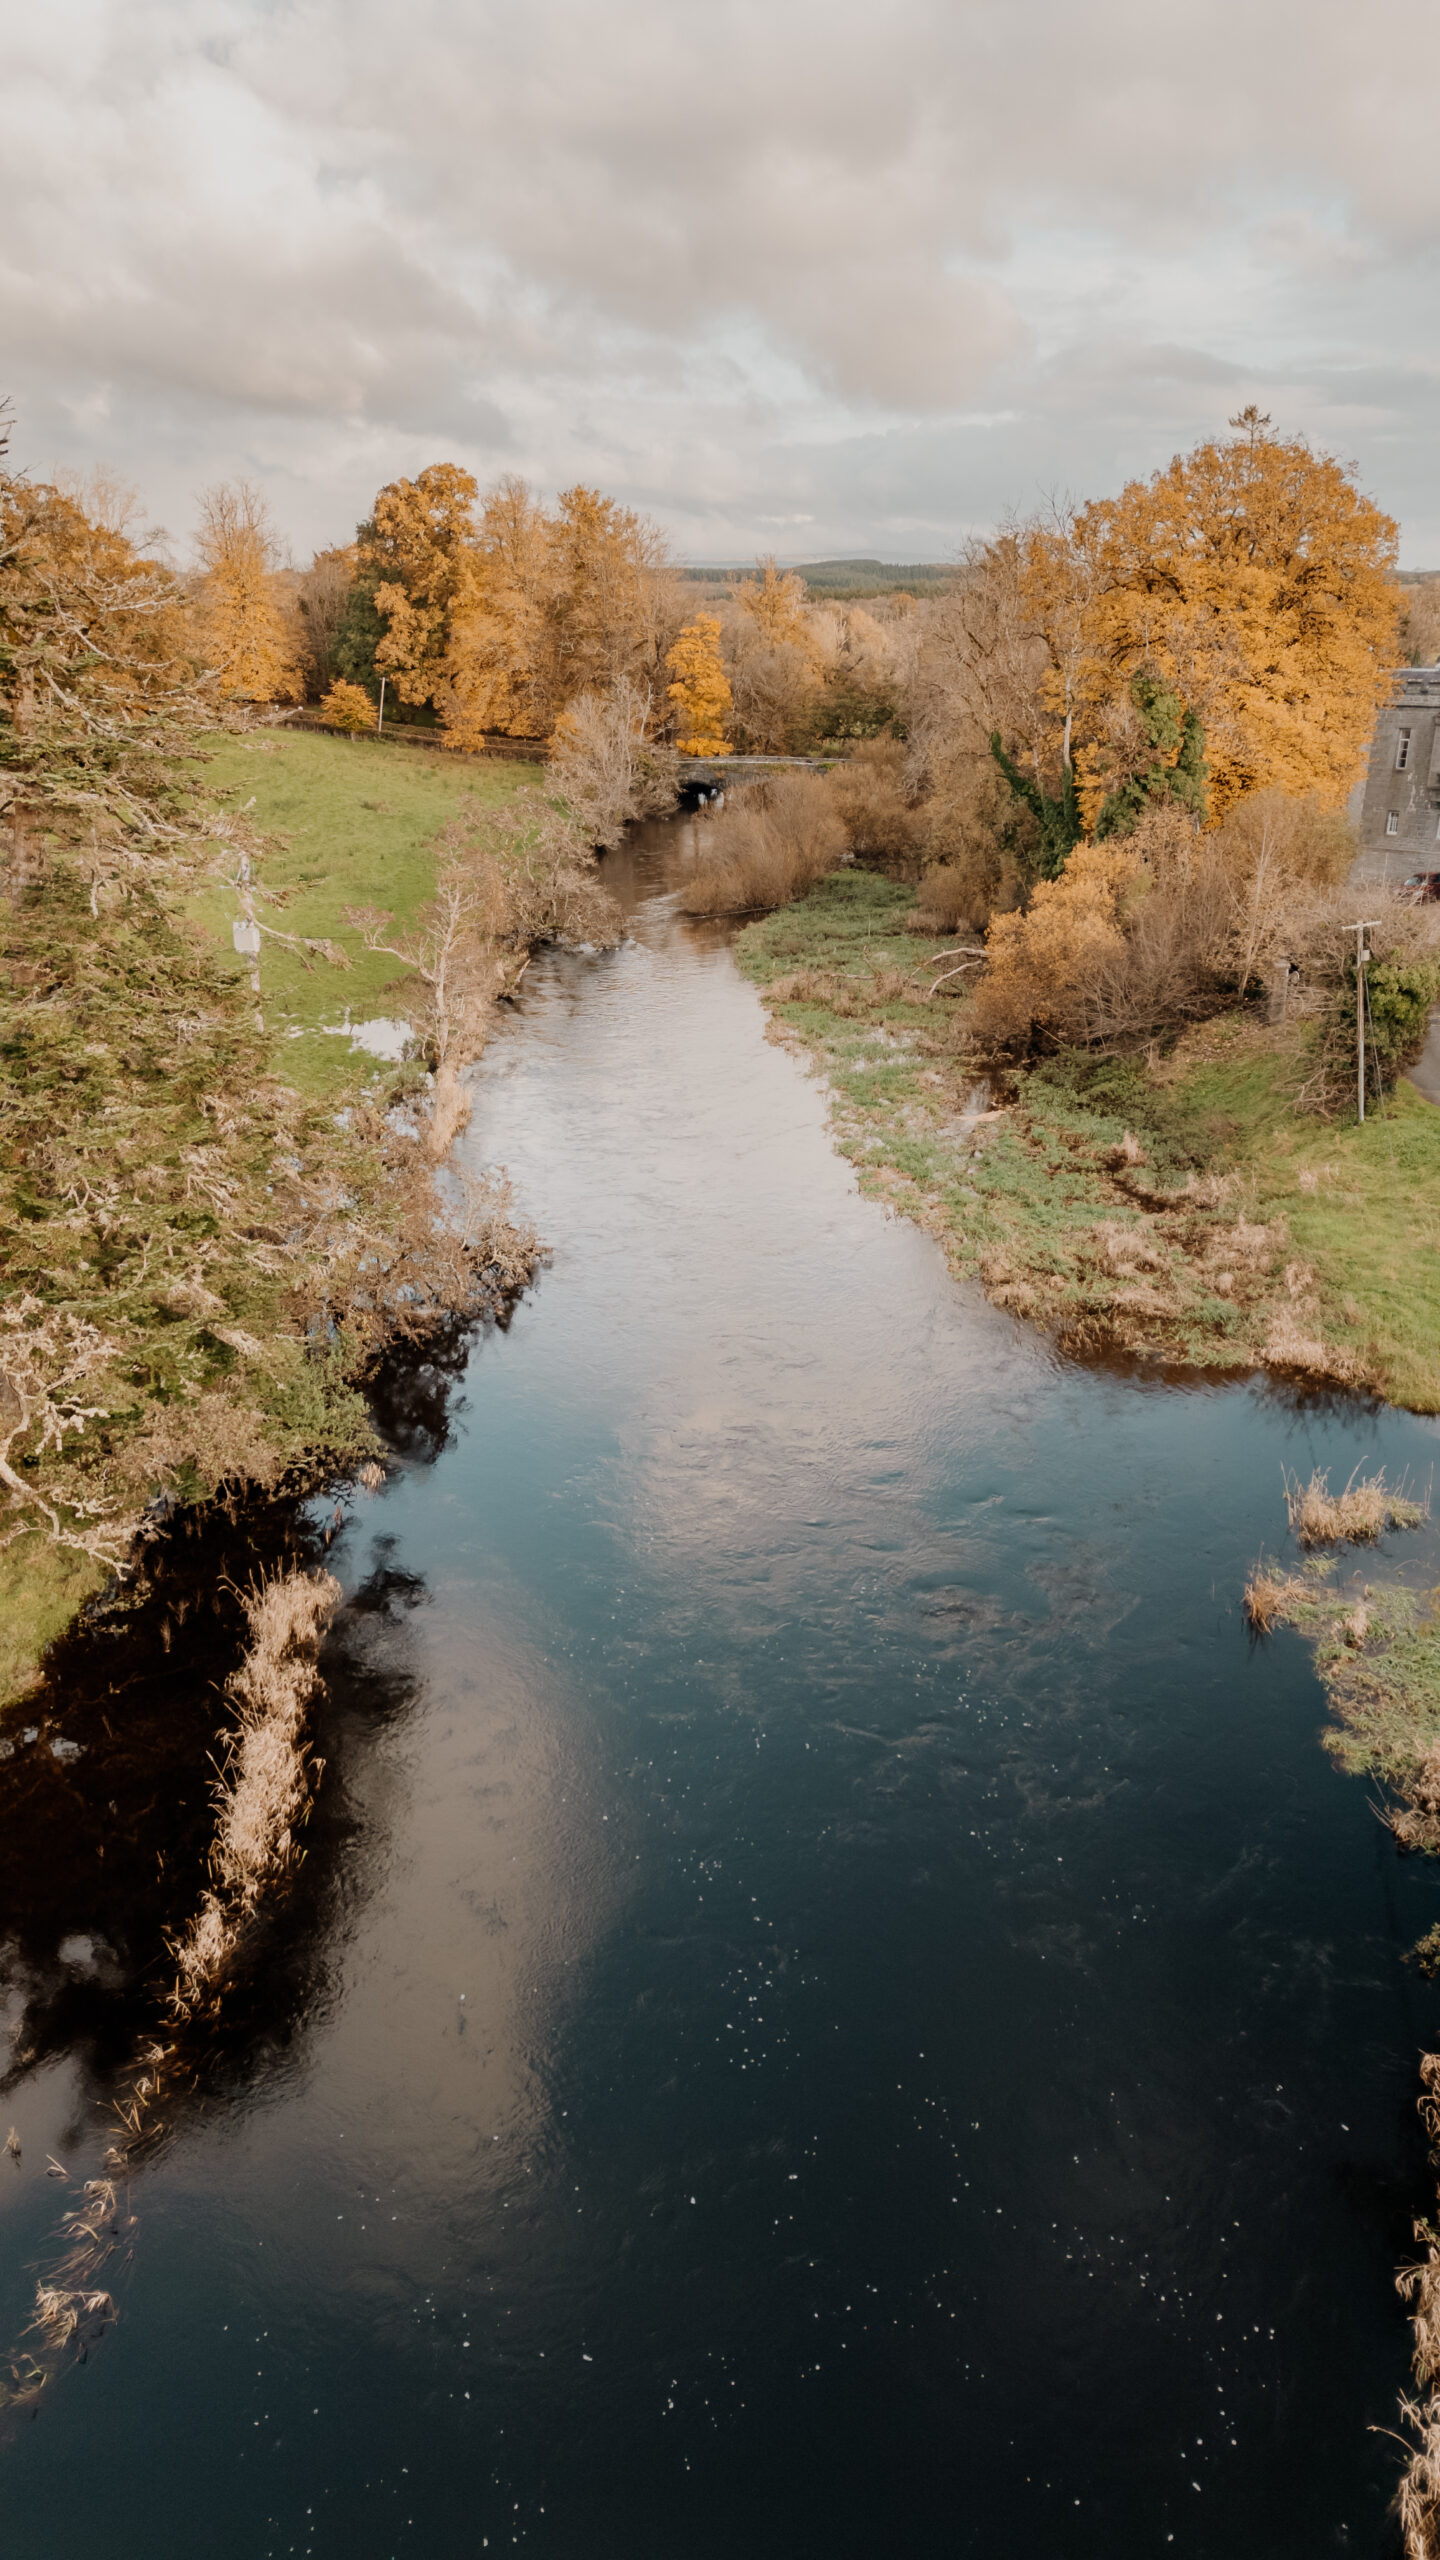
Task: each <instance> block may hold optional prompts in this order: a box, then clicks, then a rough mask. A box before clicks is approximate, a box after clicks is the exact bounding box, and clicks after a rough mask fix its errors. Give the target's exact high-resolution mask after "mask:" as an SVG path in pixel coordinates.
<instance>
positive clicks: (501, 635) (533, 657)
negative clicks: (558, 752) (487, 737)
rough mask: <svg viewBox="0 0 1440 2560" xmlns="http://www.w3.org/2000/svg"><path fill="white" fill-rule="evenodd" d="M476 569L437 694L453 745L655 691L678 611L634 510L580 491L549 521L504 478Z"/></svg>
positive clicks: (548, 726)
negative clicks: (595, 701)
mask: <svg viewBox="0 0 1440 2560" xmlns="http://www.w3.org/2000/svg"><path fill="white" fill-rule="evenodd" d="M472 564H473V579H472V583H471V586H470V588H469V590H468V593H467V596H466V599H465V604H464V608H463V611H460V612H458V613H457V615H456V619H455V625H454V639H453V645H452V648H451V651H450V656H449V661H448V665H447V668H446V671H445V679H444V684H443V687H442V689H441V691H440V692H438V693H437V696H436V699H437V702H438V703H439V705H440V708H441V715H442V718H443V719H444V722H445V726H446V731H447V736H448V741H449V743H451V744H454V745H457V746H465V745H474V744H480V743H482V742H483V737H484V732H485V730H486V729H488V728H498V729H503V730H506V731H508V732H509V733H510V734H511V735H513V736H519V737H532V738H544V737H548V736H549V735H550V733H551V731H552V730H553V729H554V727H555V724H556V722H557V721H558V720H559V718H560V717H561V715H562V713H563V712H564V711H565V709H566V708H567V706H568V705H569V704H571V703H573V702H575V701H577V700H578V699H579V698H580V697H581V696H582V695H586V694H597V695H598V694H603V693H605V692H607V691H608V690H609V689H610V688H611V687H612V686H614V685H616V684H618V683H620V682H621V681H622V680H623V681H626V682H628V683H630V684H632V685H634V686H636V687H638V688H639V690H640V691H642V692H645V691H650V690H653V689H654V687H655V686H656V685H657V684H658V682H659V680H660V677H661V674H662V672H663V665H664V656H665V651H666V649H667V647H668V646H669V643H670V641H671V639H672V638H673V637H674V633H675V631H676V629H677V628H678V625H679V621H680V614H679V610H678V606H677V601H676V589H675V582H674V578H673V575H672V573H671V572H670V570H669V567H668V561H667V555H666V548H665V543H664V539H663V537H662V535H661V534H660V532H659V530H658V528H657V527H656V526H655V525H653V524H651V523H650V522H649V521H648V520H647V519H646V518H645V517H643V516H640V515H637V514H636V513H635V511H634V509H633V508H630V507H623V506H621V505H619V503H618V502H617V501H616V500H615V499H613V498H607V497H604V496H603V495H602V494H601V493H600V492H599V491H598V490H595V489H587V488H574V489H565V490H562V492H561V494H560V497H559V499H558V500H557V502H556V506H555V509H554V511H553V513H552V512H550V511H548V510H546V509H545V508H543V507H541V506H540V505H538V503H537V502H536V500H535V499H534V498H533V497H532V496H531V494H530V492H529V491H528V489H526V487H525V485H524V483H523V482H522V481H517V480H505V481H502V482H501V483H500V484H499V486H498V488H496V489H494V490H492V491H491V492H490V494H489V496H488V497H487V498H486V501H485V504H484V507H483V509H482V512H481V517H480V523H479V527H478V533H477V537H476V540H475V544H474V548H473V553H472Z"/></svg>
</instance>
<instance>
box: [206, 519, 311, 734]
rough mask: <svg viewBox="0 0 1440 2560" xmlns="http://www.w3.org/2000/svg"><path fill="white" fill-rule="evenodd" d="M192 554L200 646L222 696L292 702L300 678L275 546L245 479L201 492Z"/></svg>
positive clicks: (275, 541) (278, 548)
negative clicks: (196, 563) (197, 576)
mask: <svg viewBox="0 0 1440 2560" xmlns="http://www.w3.org/2000/svg"><path fill="white" fill-rule="evenodd" d="M195 548H196V551H197V553H198V555H199V559H200V564H201V571H202V576H201V581H200V591H199V597H198V602H197V622H198V628H199V634H200V641H201V646H202V649H203V652H204V655H205V658H206V661H207V664H208V665H209V666H210V667H211V668H213V670H214V671H215V674H216V676H217V678H218V681H219V686H220V690H221V692H222V693H223V694H228V695H232V696H235V697H237V698H238V699H240V700H241V701H249V702H289V701H293V700H295V699H296V697H297V696H298V694H299V693H300V691H301V683H300V672H299V668H298V665H297V663H296V658H297V652H296V648H295V643H294V637H293V634H292V632H291V630H290V628H289V617H288V614H287V611H286V598H285V596H284V593H283V591H282V589H281V585H280V581H279V577H278V574H277V573H278V570H279V566H280V547H279V544H278V542H277V540H276V536H275V529H274V526H273V525H272V523H271V521H270V515H269V510H268V508H267V507H266V504H265V501H264V499H263V498H262V496H261V495H260V492H259V490H258V489H255V488H252V486H251V484H250V482H249V481H248V480H234V481H223V480H222V481H219V482H217V484H216V485H215V487H214V488H212V489H207V490H205V491H204V492H203V494H202V496H201V499H200V525H199V530H198V532H197V534H196V537H195Z"/></svg>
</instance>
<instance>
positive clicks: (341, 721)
mask: <svg viewBox="0 0 1440 2560" xmlns="http://www.w3.org/2000/svg"><path fill="white" fill-rule="evenodd" d="M320 717H321V719H322V720H323V721H324V723H325V725H326V727H327V728H328V729H339V730H341V731H342V732H343V734H344V735H345V736H346V737H347V738H354V737H358V735H359V733H360V731H361V730H362V729H373V728H374V726H375V705H374V703H373V702H372V701H371V699H370V696H369V694H368V693H367V692H366V691H365V688H364V686H363V685H359V684H348V683H347V682H346V680H345V678H344V676H337V677H336V679H335V682H334V683H333V684H332V686H331V687H330V690H329V692H328V693H327V694H326V696H325V699H324V701H323V702H322V703H321V705H320ZM347 770H348V767H347Z"/></svg>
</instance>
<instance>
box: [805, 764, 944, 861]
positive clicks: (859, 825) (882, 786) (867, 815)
mask: <svg viewBox="0 0 1440 2560" xmlns="http://www.w3.org/2000/svg"><path fill="white" fill-rule="evenodd" d="M907 762H908V760H907V756H906V751H905V748H904V747H903V746H902V745H901V742H900V740H899V739H898V738H866V739H864V740H863V741H862V743H861V744H860V745H859V746H857V747H855V748H853V749H852V750H851V753H850V754H849V755H848V756H847V758H846V760H845V762H844V763H843V764H841V765H837V766H836V768H835V770H834V772H833V773H832V774H830V775H829V776H828V777H827V779H826V785H825V787H826V789H827V791H828V792H829V794H830V797H831V800H832V802H833V803H834V805H835V806H836V807H837V808H838V809H839V811H840V815H841V817H842V819H843V821H844V825H845V832H846V835H847V837H848V840H849V843H850V846H851V848H852V850H853V851H854V852H856V853H860V854H868V855H869V857H870V859H871V860H872V861H873V862H881V863H883V864H884V865H885V868H886V869H887V870H888V871H890V872H891V873H892V874H895V875H898V876H899V877H900V878H902V879H903V878H907V877H908V878H910V879H913V878H914V876H915V871H916V869H917V868H918V860H917V854H918V847H919V843H920V825H921V820H920V814H919V812H918V811H917V810H916V808H915V807H914V806H913V804H912V800H911V794H910V790H909V785H908V780H907Z"/></svg>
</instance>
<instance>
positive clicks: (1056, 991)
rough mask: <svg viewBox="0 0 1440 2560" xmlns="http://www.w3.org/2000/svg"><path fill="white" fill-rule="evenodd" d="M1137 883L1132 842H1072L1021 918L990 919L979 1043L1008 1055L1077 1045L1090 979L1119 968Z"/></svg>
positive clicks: (1139, 871)
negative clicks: (1064, 860)
mask: <svg viewBox="0 0 1440 2560" xmlns="http://www.w3.org/2000/svg"><path fill="white" fill-rule="evenodd" d="M1143 878H1144V874H1143V865H1142V863H1141V860H1140V857H1139V855H1138V854H1137V852H1136V851H1135V848H1134V843H1133V840H1132V841H1122V842H1120V843H1116V842H1114V841H1112V842H1110V843H1108V844H1078V845H1077V846H1076V847H1075V850H1074V852H1073V853H1072V854H1071V856H1070V859H1069V861H1068V862H1067V863H1066V865H1065V868H1064V870H1063V871H1062V872H1061V874H1060V877H1059V879H1058V880H1042V881H1040V882H1039V883H1038V884H1037V886H1036V889H1035V893H1034V896H1033V898H1032V899H1031V902H1030V905H1029V907H1028V908H1027V909H1026V911H1025V913H1024V914H1023V915H1004V916H996V917H995V918H994V920H993V922H992V924H991V927H990V932H989V936H988V939H987V942H986V955H987V958H988V961H989V966H988V968H987V969H986V971H985V975H984V978H983V979H982V981H981V983H980V985H979V987H978V988H977V990H976V993H975V1000H974V1004H973V1007H972V1009H971V1017H970V1018H971V1023H972V1025H973V1028H974V1029H975V1031H976V1032H977V1034H978V1035H979V1037H980V1038H981V1039H982V1040H985V1041H988V1042H990V1043H992V1044H993V1045H994V1046H995V1047H997V1048H1003V1049H1014V1050H1025V1049H1030V1048H1034V1047H1036V1046H1037V1045H1039V1046H1046V1045H1051V1044H1053V1043H1056V1042H1060V1041H1067V1040H1078V1039H1083V1038H1084V1037H1085V1033H1086V1025H1087V1021H1088V1016H1089V1013H1090V1008H1091V989H1092V987H1093V985H1094V983H1095V981H1096V979H1097V977H1099V976H1100V975H1101V974H1106V975H1108V974H1109V973H1110V972H1112V971H1113V970H1114V969H1116V968H1117V967H1118V966H1120V965H1122V964H1123V961H1124V957H1125V922H1126V915H1127V910H1128V908H1129V906H1130V905H1131V904H1132V903H1133V901H1134V899H1135V897H1136V895H1137V893H1139V892H1142V889H1143Z"/></svg>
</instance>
